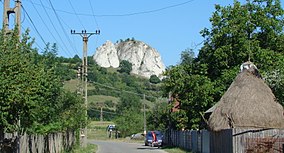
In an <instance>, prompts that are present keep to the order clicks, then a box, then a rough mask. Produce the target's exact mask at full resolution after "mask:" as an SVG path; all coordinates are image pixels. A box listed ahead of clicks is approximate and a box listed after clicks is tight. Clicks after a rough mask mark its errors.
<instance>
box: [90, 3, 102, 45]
mask: <svg viewBox="0 0 284 153" xmlns="http://www.w3.org/2000/svg"><path fill="white" fill-rule="evenodd" d="M89 5H90V7H91V11H92V15H93V18H94V21H95V24H96V26H97V29H98V30H99V29H100V28H99V24H98V22H97V19H96V16H95V11H94V8H93V5H92V2H91V0H89ZM98 41H99V37H95V47H97V45H98Z"/></svg>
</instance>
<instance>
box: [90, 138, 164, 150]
mask: <svg viewBox="0 0 284 153" xmlns="http://www.w3.org/2000/svg"><path fill="white" fill-rule="evenodd" d="M89 143H92V144H96V145H98V151H97V152H96V153H135V152H137V153H148V152H150V153H167V152H165V151H163V150H161V149H158V147H150V146H145V145H144V144H141V143H126V142H119V141H117V142H116V141H102V140H89Z"/></svg>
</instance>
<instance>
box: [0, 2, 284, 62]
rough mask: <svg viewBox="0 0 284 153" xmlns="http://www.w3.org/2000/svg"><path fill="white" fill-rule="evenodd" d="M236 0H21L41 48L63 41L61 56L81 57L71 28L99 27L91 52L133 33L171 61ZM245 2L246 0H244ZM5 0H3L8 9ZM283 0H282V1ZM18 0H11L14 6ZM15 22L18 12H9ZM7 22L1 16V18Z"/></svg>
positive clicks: (196, 44)
mask: <svg viewBox="0 0 284 153" xmlns="http://www.w3.org/2000/svg"><path fill="white" fill-rule="evenodd" d="M233 2H234V0H135V1H134V0H22V6H23V8H22V16H21V21H22V22H21V29H22V32H23V31H25V30H26V29H29V30H30V36H31V37H32V38H35V44H34V47H35V48H38V50H39V52H42V51H43V49H44V48H45V46H46V44H47V43H56V44H57V45H58V56H64V57H74V56H75V55H79V56H80V57H82V54H83V53H82V50H83V41H82V38H81V36H80V35H74V34H73V35H72V34H71V32H70V31H71V30H76V32H81V31H82V30H86V31H87V32H95V31H96V30H100V35H92V36H90V37H89V41H88V56H92V55H94V53H95V50H96V48H97V47H99V46H101V45H102V44H104V43H105V42H106V41H107V40H110V41H111V42H113V43H115V42H116V41H119V40H120V39H123V40H125V39H127V38H134V39H135V40H140V41H143V42H145V43H146V44H148V45H150V46H151V47H153V48H155V49H156V50H157V51H158V52H159V53H160V55H161V57H162V60H163V62H164V64H165V66H166V67H168V66H170V65H176V64H178V63H179V62H180V54H181V52H182V51H184V50H186V49H188V48H191V49H193V50H194V52H195V56H197V55H198V50H199V49H200V48H201V47H202V42H203V40H204V39H203V37H202V36H201V35H200V31H201V30H202V29H204V28H210V27H211V24H210V21H209V19H210V17H211V16H212V13H213V12H214V10H215V8H214V6H215V4H220V5H221V6H227V5H233ZM240 2H241V3H244V2H246V0H240ZM3 3H4V0H0V5H1V6H0V12H3ZM282 3H283V2H282ZM12 7H14V0H11V8H12ZM10 19H11V20H10V28H12V27H13V24H14V22H13V19H14V15H11V17H10ZM0 21H1V23H2V21H3V20H2V18H0Z"/></svg>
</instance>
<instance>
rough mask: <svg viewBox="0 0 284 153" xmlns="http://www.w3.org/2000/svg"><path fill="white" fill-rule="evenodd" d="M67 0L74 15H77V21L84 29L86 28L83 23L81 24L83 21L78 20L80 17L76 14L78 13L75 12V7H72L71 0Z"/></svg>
mask: <svg viewBox="0 0 284 153" xmlns="http://www.w3.org/2000/svg"><path fill="white" fill-rule="evenodd" d="M68 2H69V4H70V6H71V8H72V10H73V12H74V13H75V15H76V17H77V19H78V21H79V23H80V24H81V26H82V27H83V28H84V30H85V29H86V28H85V27H84V25H83V24H82V23H83V22H82V21H81V20H80V18H79V16H78V14H77V12H76V10H75V8H74V7H73V5H72V3H71V1H70V0H68Z"/></svg>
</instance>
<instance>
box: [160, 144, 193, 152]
mask: <svg viewBox="0 0 284 153" xmlns="http://www.w3.org/2000/svg"><path fill="white" fill-rule="evenodd" d="M162 150H164V151H166V152H168V153H191V152H190V151H186V150H182V149H180V148H177V147H168V146H165V147H162Z"/></svg>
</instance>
